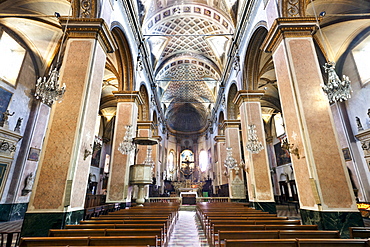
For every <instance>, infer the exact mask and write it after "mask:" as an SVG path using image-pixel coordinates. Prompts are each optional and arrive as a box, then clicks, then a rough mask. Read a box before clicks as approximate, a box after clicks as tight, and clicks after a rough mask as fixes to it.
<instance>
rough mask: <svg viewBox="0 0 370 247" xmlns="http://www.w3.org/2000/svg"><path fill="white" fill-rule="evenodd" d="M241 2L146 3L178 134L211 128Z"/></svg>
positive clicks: (158, 73) (170, 120)
mask: <svg viewBox="0 0 370 247" xmlns="http://www.w3.org/2000/svg"><path fill="white" fill-rule="evenodd" d="M233 2H235V1H227V0H222V1H185V0H183V1H177V0H168V1H160V0H158V1H142V3H141V7H142V11H141V19H142V20H143V22H142V28H143V35H144V37H145V40H146V42H147V44H148V46H149V49H150V52H151V62H152V66H153V71H154V73H155V80H156V84H157V85H158V90H157V93H158V97H159V99H160V101H161V103H162V104H163V106H164V107H165V117H166V120H167V126H168V127H169V129H170V130H171V131H172V132H200V131H202V130H204V129H205V128H206V127H207V123H208V121H207V119H208V118H209V117H210V109H211V108H212V105H213V104H214V103H215V100H216V97H217V94H218V89H219V82H220V79H221V77H222V74H223V72H224V68H225V63H226V60H227V59H226V55H227V54H228V49H229V48H230V44H231V42H232V37H233V33H234V28H235V27H234V22H233V19H234V18H233V14H232V7H233V4H234V3H233Z"/></svg>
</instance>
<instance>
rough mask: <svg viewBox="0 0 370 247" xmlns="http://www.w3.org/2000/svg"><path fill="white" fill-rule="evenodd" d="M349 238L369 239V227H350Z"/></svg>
mask: <svg viewBox="0 0 370 247" xmlns="http://www.w3.org/2000/svg"><path fill="white" fill-rule="evenodd" d="M349 236H350V238H370V227H350V228H349Z"/></svg>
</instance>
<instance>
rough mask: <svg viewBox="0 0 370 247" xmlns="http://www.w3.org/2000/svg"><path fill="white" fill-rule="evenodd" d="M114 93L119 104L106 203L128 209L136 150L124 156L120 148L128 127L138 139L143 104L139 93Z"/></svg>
mask: <svg viewBox="0 0 370 247" xmlns="http://www.w3.org/2000/svg"><path fill="white" fill-rule="evenodd" d="M113 93H114V95H115V97H116V98H117V101H118V103H117V113H116V122H115V126H114V137H113V144H112V154H111V165H110V172H109V180H108V187H107V198H106V202H108V203H121V207H126V206H130V204H131V194H130V193H129V192H130V191H129V186H130V185H129V173H130V166H131V165H133V164H134V158H135V150H132V151H131V152H130V153H129V154H122V153H121V152H120V151H119V150H118V147H119V145H120V143H121V142H122V141H123V137H124V136H125V133H126V126H128V125H131V126H132V137H133V138H134V137H136V129H137V116H138V105H139V104H142V99H141V97H140V94H139V92H138V91H116V92H113Z"/></svg>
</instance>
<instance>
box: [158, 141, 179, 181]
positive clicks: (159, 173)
mask: <svg viewBox="0 0 370 247" xmlns="http://www.w3.org/2000/svg"><path fill="white" fill-rule="evenodd" d="M152 138H154V139H156V140H157V141H158V144H157V145H153V146H152V158H153V161H154V164H155V165H154V174H155V178H156V179H157V183H156V185H157V186H160V185H161V183H160V182H161V170H162V169H161V166H160V163H159V143H161V141H162V137H160V136H152ZM175 158H176V157H175ZM173 162H176V160H174V161H173Z"/></svg>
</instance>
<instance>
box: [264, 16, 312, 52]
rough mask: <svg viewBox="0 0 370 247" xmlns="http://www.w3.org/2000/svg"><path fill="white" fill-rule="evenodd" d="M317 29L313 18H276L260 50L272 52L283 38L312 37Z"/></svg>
mask: <svg viewBox="0 0 370 247" xmlns="http://www.w3.org/2000/svg"><path fill="white" fill-rule="evenodd" d="M317 29H318V23H317V21H316V19H315V18H313V17H297V18H277V19H275V21H274V23H273V24H272V26H271V28H270V30H269V32H268V33H267V36H266V38H265V40H264V41H263V43H262V46H261V48H262V50H264V51H266V52H272V51H273V50H275V49H276V47H277V46H278V45H279V44H280V43H281V41H282V40H283V39H284V38H296V37H312V35H313V34H314V33H315V32H316V30H317Z"/></svg>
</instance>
